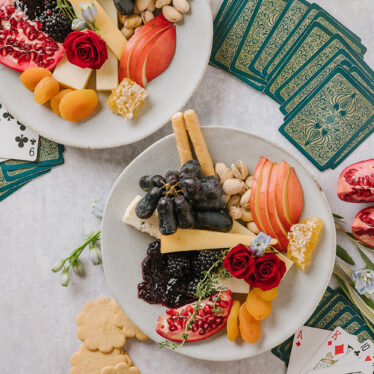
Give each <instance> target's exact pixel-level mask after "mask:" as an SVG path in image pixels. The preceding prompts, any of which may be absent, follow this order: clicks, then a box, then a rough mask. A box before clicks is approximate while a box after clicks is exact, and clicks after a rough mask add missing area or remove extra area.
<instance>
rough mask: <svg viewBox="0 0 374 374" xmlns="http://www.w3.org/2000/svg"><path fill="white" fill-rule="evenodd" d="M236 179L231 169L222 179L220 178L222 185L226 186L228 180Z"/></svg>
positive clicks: (224, 173)
mask: <svg viewBox="0 0 374 374" xmlns="http://www.w3.org/2000/svg"><path fill="white" fill-rule="evenodd" d="M233 177H234V174H233V173H232V171H231V169H229V168H227V169H226V170H225V171H224V172H223V175H222V177H221V178H220V183H221V184H224V183H225V182H226V181H227V179H231V178H233Z"/></svg>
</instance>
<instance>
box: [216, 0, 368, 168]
mask: <svg viewBox="0 0 374 374" xmlns="http://www.w3.org/2000/svg"><path fill="white" fill-rule="evenodd" d="M365 52H366V47H365V46H364V45H363V44H362V43H361V39H360V38H359V37H358V36H357V35H355V34H354V33H353V32H352V31H350V30H349V29H347V28H346V27H344V26H343V25H342V24H341V23H340V22H339V21H338V20H337V19H335V18H334V17H332V16H331V15H330V14H328V13H327V12H326V11H325V10H323V9H322V8H321V7H320V6H318V5H316V4H311V3H309V2H308V1H306V0H288V1H285V0H235V1H234V0H224V1H223V4H222V6H221V8H220V10H219V12H218V14H217V17H216V19H215V21H214V42H213V49H212V56H211V61H210V62H211V64H212V65H213V66H216V67H218V68H221V69H223V70H225V71H227V72H228V73H230V74H231V75H233V76H235V77H236V78H238V79H240V80H241V81H242V82H244V83H246V84H248V85H250V86H251V87H253V88H254V89H256V90H258V91H260V92H264V93H265V94H267V95H268V96H270V97H271V98H273V99H274V100H275V101H277V102H278V103H279V104H280V105H281V107H280V110H281V112H282V113H283V114H284V115H285V121H284V124H283V125H282V126H281V127H280V132H281V133H282V134H283V135H284V136H286V137H287V139H289V140H290V141H291V143H293V144H294V145H295V147H296V148H297V149H299V151H300V152H301V153H302V154H304V156H305V157H306V158H308V159H309V160H310V161H311V162H312V163H313V164H314V165H315V166H316V167H317V168H318V169H320V170H326V169H327V168H335V167H337V166H338V165H339V164H340V163H341V162H342V161H343V160H344V159H345V158H346V157H347V156H348V155H349V154H350V153H351V152H352V151H353V150H354V149H355V148H357V147H358V146H359V145H360V144H361V143H362V142H363V141H364V140H365V139H367V138H368V137H369V136H370V135H371V134H372V133H373V131H374V120H373V115H374V90H373V88H374V72H373V70H372V69H371V68H370V67H369V66H368V65H367V64H366V63H365V62H364V60H363V55H364V54H365Z"/></svg>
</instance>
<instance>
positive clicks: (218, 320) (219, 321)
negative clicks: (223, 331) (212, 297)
mask: <svg viewBox="0 0 374 374" xmlns="http://www.w3.org/2000/svg"><path fill="white" fill-rule="evenodd" d="M222 322H223V318H222V317H220V316H218V317H216V324H217V325H220V324H221V323H222Z"/></svg>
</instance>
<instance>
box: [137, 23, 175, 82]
mask: <svg viewBox="0 0 374 374" xmlns="http://www.w3.org/2000/svg"><path fill="white" fill-rule="evenodd" d="M176 38H177V35H176V28H175V26H173V27H171V28H170V29H168V30H167V31H165V32H164V33H163V34H162V35H161V36H160V37H159V38H158V39H157V41H156V43H155V45H154V46H153V48H152V49H151V52H150V53H149V56H148V59H147V61H146V64H145V69H144V70H145V77H146V82H150V81H151V80H153V79H155V78H156V77H158V76H159V75H160V74H162V73H163V72H164V71H165V70H166V69H167V67H168V66H169V65H170V62H171V60H172V59H173V56H174V53H175V47H176Z"/></svg>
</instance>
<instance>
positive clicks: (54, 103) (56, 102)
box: [50, 88, 73, 115]
mask: <svg viewBox="0 0 374 374" xmlns="http://www.w3.org/2000/svg"><path fill="white" fill-rule="evenodd" d="M70 91H73V90H72V89H71V88H66V89H65V90H62V91H60V92H59V93H58V94H57V95H56V96H53V97H52V99H51V102H50V104H51V109H52V110H53V111H54V112H55V113H56V114H58V115H60V108H59V106H60V102H61V100H62V98H63V97H64V96H65V95H66V94H67V93H68V92H70Z"/></svg>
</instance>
